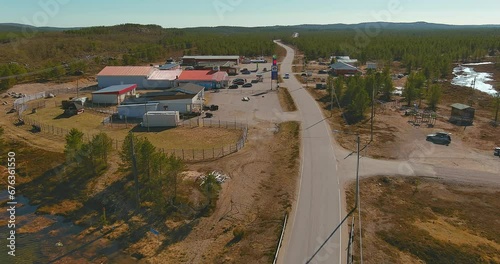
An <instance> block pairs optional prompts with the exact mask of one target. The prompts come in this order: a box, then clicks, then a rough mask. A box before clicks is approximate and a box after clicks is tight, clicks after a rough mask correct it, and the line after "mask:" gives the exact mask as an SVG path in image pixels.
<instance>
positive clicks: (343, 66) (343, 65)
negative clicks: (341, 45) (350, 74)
mask: <svg viewBox="0 0 500 264" xmlns="http://www.w3.org/2000/svg"><path fill="white" fill-rule="evenodd" d="M330 68H332V69H334V70H357V69H358V68H356V67H354V66H352V65H349V64H347V63H345V62H341V61H337V62H335V63H334V64H332V65H330Z"/></svg>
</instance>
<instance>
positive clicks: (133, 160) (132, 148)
mask: <svg viewBox="0 0 500 264" xmlns="http://www.w3.org/2000/svg"><path fill="white" fill-rule="evenodd" d="M130 134H131V137H130V145H131V155H132V172H133V174H134V181H135V199H136V202H137V209H139V208H140V207H141V201H140V198H139V179H138V176H137V161H136V159H135V149H134V135H133V134H132V132H130Z"/></svg>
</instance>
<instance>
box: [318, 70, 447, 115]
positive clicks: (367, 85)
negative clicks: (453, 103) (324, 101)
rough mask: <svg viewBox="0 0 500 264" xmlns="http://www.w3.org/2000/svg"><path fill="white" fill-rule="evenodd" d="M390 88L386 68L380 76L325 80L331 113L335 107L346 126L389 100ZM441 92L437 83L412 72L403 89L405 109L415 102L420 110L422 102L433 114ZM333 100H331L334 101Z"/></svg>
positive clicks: (391, 85) (389, 79)
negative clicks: (339, 111)
mask: <svg viewBox="0 0 500 264" xmlns="http://www.w3.org/2000/svg"><path fill="white" fill-rule="evenodd" d="M393 91H394V85H393V82H392V78H391V74H390V71H389V68H385V69H384V70H383V71H382V72H375V71H369V72H368V73H367V74H366V75H365V76H361V75H359V74H357V75H355V76H348V77H344V76H339V77H337V78H334V77H333V76H329V77H328V80H327V92H328V97H330V98H331V102H332V103H334V105H331V106H330V107H331V109H333V108H334V107H339V108H340V110H341V111H342V115H343V117H344V119H345V121H346V123H348V124H354V123H357V122H359V121H362V120H363V119H364V118H365V117H366V113H367V109H368V108H369V107H370V106H371V105H372V104H376V103H377V101H380V102H388V101H390V100H391V97H392V93H393ZM441 94H442V89H441V86H440V85H439V84H438V83H435V82H433V81H432V80H430V79H427V78H426V77H425V74H424V73H423V72H420V71H418V72H417V71H415V72H412V73H411V74H410V75H409V76H408V79H407V81H406V83H405V86H404V89H403V96H404V100H405V101H406V103H407V105H408V106H411V104H412V103H415V102H418V106H419V107H421V106H422V101H424V100H425V102H426V103H427V108H428V109H430V110H435V109H436V107H437V105H438V103H439V101H440V100H441ZM334 99H335V100H334Z"/></svg>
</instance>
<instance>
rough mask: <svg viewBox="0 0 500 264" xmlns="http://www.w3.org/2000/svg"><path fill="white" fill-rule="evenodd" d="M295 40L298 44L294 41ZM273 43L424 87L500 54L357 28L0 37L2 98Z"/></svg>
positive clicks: (488, 41)
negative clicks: (109, 72) (417, 74)
mask: <svg viewBox="0 0 500 264" xmlns="http://www.w3.org/2000/svg"><path fill="white" fill-rule="evenodd" d="M375 25H376V24H375ZM293 32H300V37H299V38H292V33H293ZM375 33H376V34H375ZM274 39H282V40H283V41H284V42H285V43H289V44H292V45H294V46H296V47H297V48H298V49H299V50H301V51H302V52H303V53H304V54H305V56H306V59H309V60H313V59H317V58H319V57H322V58H329V57H330V56H332V55H349V56H350V57H352V58H356V59H358V60H359V61H360V62H361V63H365V62H367V61H376V62H381V64H385V65H389V63H390V62H393V61H398V62H401V63H402V65H403V66H404V67H405V68H406V72H407V73H408V74H409V73H411V72H412V71H414V70H421V72H423V73H424V75H425V77H426V78H427V79H430V78H431V77H432V78H440V77H444V76H446V75H448V74H449V73H450V72H451V70H452V63H453V62H459V61H461V62H468V61H480V60H482V59H484V58H485V56H493V55H496V53H497V52H498V50H500V28H498V27H491V28H489V27H484V28H469V27H452V28H447V29H436V28H427V29H425V28H422V27H418V28H415V29H411V28H410V29H409V28H405V29H404V30H403V29H398V28H386V29H381V30H379V31H377V30H375V31H374V30H373V28H372V30H364V31H363V28H356V27H354V26H353V27H351V28H348V27H345V28H332V27H321V26H318V27H305V26H287V27H260V28H242V27H215V28H186V29H177V28H162V27H160V26H157V25H137V24H123V25H116V26H100V27H89V28H82V29H71V30H65V31H39V32H38V31H35V30H34V31H30V33H22V32H0V90H5V89H8V88H10V87H12V86H13V85H15V84H17V83H22V82H34V81H37V82H43V81H49V80H50V81H64V80H66V79H68V78H72V77H74V76H81V75H85V76H93V75H95V74H96V73H98V72H99V71H100V70H101V69H102V68H103V67H104V66H107V65H149V64H152V63H164V62H165V61H166V59H168V58H170V57H172V58H174V59H176V58H179V57H181V56H183V55H235V54H236V55H240V56H247V57H255V56H270V55H273V54H276V53H277V51H278V47H277V45H275V44H274V43H273V40H274Z"/></svg>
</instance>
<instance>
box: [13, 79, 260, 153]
mask: <svg viewBox="0 0 500 264" xmlns="http://www.w3.org/2000/svg"><path fill="white" fill-rule="evenodd" d="M88 89H91V90H92V89H93V87H87V88H81V89H80V91H83V90H88ZM231 92H232V91H231ZM235 92H236V91H235ZM254 92H256V91H253V90H244V91H241V93H254ZM76 93H77V88H62V89H56V90H51V91H45V92H40V93H36V94H31V95H22V96H23V97H22V98H18V99H16V100H15V101H14V107H13V108H15V109H16V110H17V112H18V113H19V115H18V117H19V119H18V120H17V123H16V124H17V125H27V126H31V131H32V132H34V133H45V134H50V135H53V136H56V137H60V138H61V139H64V138H65V137H66V135H67V134H68V133H69V131H70V129H66V128H61V127H57V126H54V125H51V124H47V123H44V122H40V121H39V120H36V119H35V118H32V117H31V116H27V115H23V112H25V111H27V110H29V109H31V111H32V113H35V112H36V111H37V110H38V109H43V108H45V107H47V104H52V102H48V101H37V102H32V101H34V100H38V99H42V98H47V97H52V96H57V95H61V94H76ZM54 104H55V107H59V106H62V102H60V101H54ZM85 110H86V111H91V112H92V113H93V114H97V115H100V116H102V117H103V120H102V126H103V128H104V127H111V128H113V129H115V128H116V129H120V128H123V129H136V128H137V130H138V131H141V130H142V131H144V130H145V128H141V127H138V124H139V123H140V122H142V119H129V120H127V119H125V120H116V119H114V118H113V117H114V115H115V114H116V113H117V111H116V107H111V108H110V107H109V105H103V104H94V103H91V102H90V103H89V102H87V103H85ZM178 126H181V127H190V128H193V127H213V128H225V129H237V130H241V131H242V134H241V137H240V138H239V140H238V141H237V142H235V143H233V144H226V145H224V146H217V147H212V148H205V149H183V148H181V149H165V148H160V149H159V150H160V151H161V152H162V153H164V154H165V155H174V156H177V157H179V158H181V159H183V160H185V161H206V160H213V159H218V158H221V157H224V156H227V155H229V154H232V153H235V152H237V151H239V150H240V149H242V148H243V147H244V146H245V142H246V140H247V135H248V125H247V124H243V123H239V122H236V121H235V122H228V121H221V120H212V119H205V118H201V117H195V118H191V119H186V120H181V121H180V122H179V123H178ZM83 132H84V133H85V138H84V140H85V141H86V142H90V141H91V140H92V138H93V137H94V136H95V135H96V134H92V133H88V132H85V131H83ZM144 132H145V131H144ZM112 140H113V144H112V145H113V148H114V149H115V150H120V149H121V147H122V145H123V140H120V139H116V138H114V139H112Z"/></svg>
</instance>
